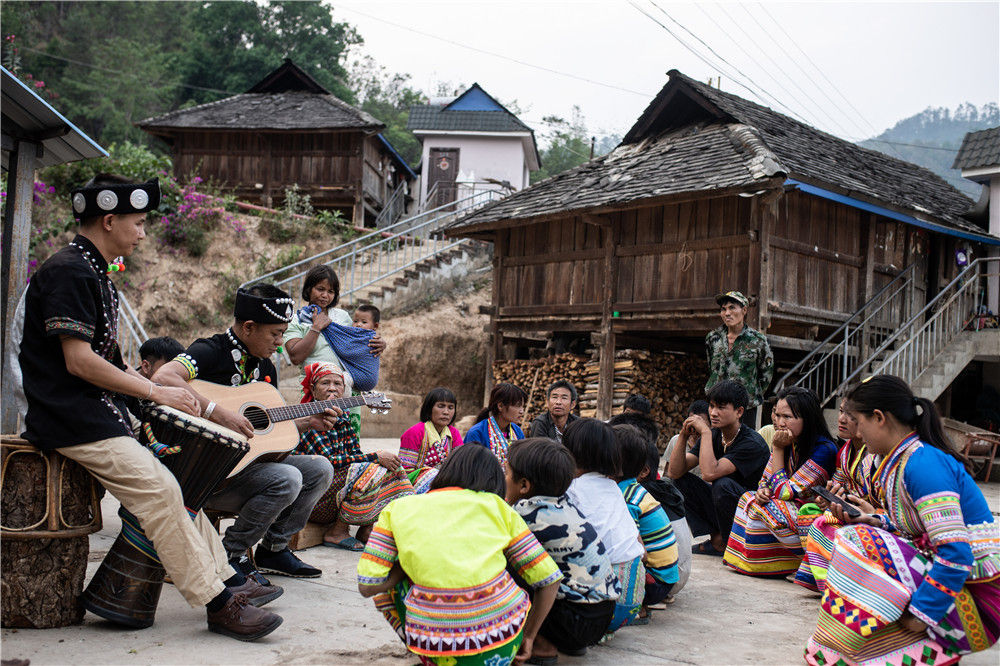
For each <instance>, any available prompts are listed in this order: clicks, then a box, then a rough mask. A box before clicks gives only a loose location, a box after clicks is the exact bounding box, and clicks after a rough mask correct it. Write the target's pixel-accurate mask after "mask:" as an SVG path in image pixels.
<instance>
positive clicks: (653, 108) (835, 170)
mask: <svg viewBox="0 0 1000 666" xmlns="http://www.w3.org/2000/svg"><path fill="white" fill-rule="evenodd" d="M669 75H670V81H669V82H668V83H667V84H666V85H665V86H664V87H663V89H662V90H661V91H660V93H659V94H658V95H657V96H656V97H655V98H654V99H653V100H652V102H650V104H649V106H648V107H647V108H646V110H645V111H644V112H643V114H642V115H641V116H640V117H639V119H638V120H637V121H636V123H635V125H634V126H633V127H632V129H630V130H629V132H628V133H627V134H626V135H625V138H624V139H623V140H622V143H621V144H620V145H619V146H618V147H617V148H615V150H614V151H612V152H611V153H610V154H608V155H606V156H604V157H602V158H598V159H595V160H592V161H591V162H588V163H587V164H584V165H582V166H580V167H577V168H576V169H573V170H570V171H568V172H565V173H563V174H559V175H557V176H554V177H553V178H549V179H547V180H545V181H542V182H541V183H538V184H536V185H534V186H532V187H530V188H527V189H525V190H523V191H521V192H517V193H515V194H513V195H511V196H509V197H507V198H505V199H502V200H500V201H498V202H496V203H494V204H491V205H489V206H486V207H484V208H481V209H479V210H477V211H475V212H473V213H471V214H469V215H467V216H465V217H463V218H462V219H460V220H459V221H458V222H457V223H456V224H455V225H453V227H452V229H451V231H452V233H455V234H464V233H475V232H476V231H477V230H485V229H487V228H489V227H490V225H491V224H494V223H496V222H498V221H500V220H512V219H524V218H529V217H537V216H543V215H553V214H557V213H562V212H567V211H570V210H577V209H587V208H592V207H597V206H608V205H620V204H624V203H629V202H634V201H637V200H641V199H646V198H655V197H660V196H664V195H668V194H681V193H686V192H692V193H694V192H707V191H710V190H719V189H725V188H731V187H739V186H746V187H753V186H756V185H758V184H763V183H764V181H768V180H770V179H772V178H773V177H776V176H786V177H788V178H793V179H795V180H798V181H801V182H804V183H809V184H813V185H816V186H819V187H824V188H827V189H829V190H831V191H836V192H838V193H840V194H844V195H847V196H851V197H855V198H858V199H861V200H867V201H869V202H871V203H875V204H881V205H883V206H889V207H891V208H895V209H899V210H901V211H907V212H909V213H910V214H914V215H917V216H918V217H924V218H930V219H931V221H935V222H938V223H941V224H944V225H946V226H950V227H953V228H956V229H962V230H965V231H970V232H975V233H979V234H981V233H983V229H982V228H980V227H977V226H976V225H974V224H972V223H971V222H969V221H968V220H966V219H965V218H963V217H962V215H963V213H965V212H967V211H968V210H969V208H970V206H971V205H972V201H971V200H970V199H969V198H968V197H966V196H965V195H964V194H962V193H961V192H959V191H958V190H956V189H955V188H954V187H952V186H951V185H949V184H948V183H947V182H945V181H944V180H943V179H942V178H941V177H940V176H938V175H936V174H934V173H932V172H931V171H929V170H927V169H924V168H923V167H919V166H917V165H915V164H911V163H909V162H905V161H903V160H899V159H895V158H893V157H889V156H888V155H885V154H883V153H880V152H877V151H873V150H868V149H866V148H861V147H860V146H857V145H855V144H853V143H850V142H848V141H844V140H843V139H839V138H837V137H835V136H833V135H830V134H827V133H825V132H821V131H820V130H818V129H816V128H813V127H810V126H809V125H806V124H804V123H800V122H798V121H796V120H794V119H792V118H789V117H787V116H784V115H782V114H780V113H777V112H775V111H772V110H771V109H768V108H766V107H763V106H760V105H758V104H754V103H753V102H750V101H748V100H745V99H743V98H741V97H738V96H736V95H732V94H729V93H725V92H722V91H720V90H716V89H715V88H712V87H710V86H707V85H705V84H703V83H700V82H698V81H695V80H694V79H691V78H689V77H687V76H685V75H683V74H681V73H680V72H678V71H676V70H671V72H670V73H669ZM765 165H766V166H765Z"/></svg>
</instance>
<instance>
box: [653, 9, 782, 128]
mask: <svg viewBox="0 0 1000 666" xmlns="http://www.w3.org/2000/svg"><path fill="white" fill-rule="evenodd" d="M649 1H650V4H651V5H653V6H654V7H656V8H657V9H659V10H660V12H661V13H662V14H663V15H664V16H666V17H667V18H668V19H670V20H671V21H673V22H674V23H676V24H677V25H678V26H679V27H680V28H681V29H682V30H684V31H685V32H686V33H688V34H689V35H691V36H692V37H694V38H695V39H696V40H698V42H700V43H701V45H702V46H704V47H705V48H707V49H708V50H709V51H710V52H711V53H712V55H714V56H715V57H716V58H718V59H719V60H721V61H722V62H724V63H726V64H727V65H729V67H731V68H732V69H733V70H735V71H736V72H737V73H738V74H739V75H740V76H742V77H743V78H744V79H745V80H747V81H748V82H749V83H750V84H751V85H753V86H756V87H757V89H758V90H760V92H762V93H764V94H765V95H767V96H768V97H770V98H771V99H772V100H773V103H775V104H777V105H780V106H785V105H784V104H782V103H781V101H780V100H779V99H778V98H777V97H775V96H774V95H772V94H771V93H770V92H768V91H767V90H765V89H764V86H762V85H760V84H759V83H757V82H756V81H754V80H753V79H751V78H750V76H748V75H747V74H745V73H743V71H742V70H741V69H740V68H739V67H737V66H736V65H734V64H732V63H731V62H729V61H728V60H726V59H725V58H723V57H722V56H721V55H719V54H718V53H717V52H716V50H715V49H713V48H712V47H711V46H709V45H708V44H707V43H706V42H705V40H703V39H702V38H701V37H699V36H698V35H696V34H694V33H693V32H691V31H690V30H689V29H688V28H687V27H686V26H685V25H684V24H682V23H681V22H680V21H678V20H677V19H675V18H674V17H673V16H671V15H670V14H668V13H667V11H666V10H665V9H663V7H661V6H659V5H658V4H656V2H654V0H649ZM726 75H727V76H729V77H730V78H732V79H734V80H735V78H736V77H735V76H734V75H733V74H730V73H727V74H726ZM786 92H787V91H786ZM758 99H761V98H760V97H759V96H758ZM761 101H763V100H761ZM785 108H788V107H787V106H785ZM789 111H791V109H789Z"/></svg>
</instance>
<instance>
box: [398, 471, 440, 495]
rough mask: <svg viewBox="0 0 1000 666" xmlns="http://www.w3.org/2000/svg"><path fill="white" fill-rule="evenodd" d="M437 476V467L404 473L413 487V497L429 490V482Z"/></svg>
mask: <svg viewBox="0 0 1000 666" xmlns="http://www.w3.org/2000/svg"><path fill="white" fill-rule="evenodd" d="M437 475H438V468H437V467H418V468H417V469H415V470H412V471H410V472H407V473H406V476H407V478H408V479H409V480H410V485H412V486H413V494H414V495H422V494H424V493H426V492H427V491H428V490H430V489H431V481H433V480H434V477H436V476H437Z"/></svg>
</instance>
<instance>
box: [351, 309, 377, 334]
mask: <svg viewBox="0 0 1000 666" xmlns="http://www.w3.org/2000/svg"><path fill="white" fill-rule="evenodd" d="M381 320H382V312H381V311H380V310H379V309H378V308H377V307H375V306H374V305H368V304H365V305H359V306H358V307H357V309H356V310H355V311H354V327H355V328H364V329H367V330H369V331H377V330H378V324H379V321H381Z"/></svg>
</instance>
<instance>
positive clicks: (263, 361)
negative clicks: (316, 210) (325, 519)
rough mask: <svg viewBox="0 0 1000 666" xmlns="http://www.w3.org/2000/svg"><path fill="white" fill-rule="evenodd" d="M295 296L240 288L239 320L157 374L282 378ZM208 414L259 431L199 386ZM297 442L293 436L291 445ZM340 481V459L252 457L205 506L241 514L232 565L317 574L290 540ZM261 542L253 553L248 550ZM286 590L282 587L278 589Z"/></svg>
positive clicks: (325, 420) (313, 424) (247, 570)
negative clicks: (336, 463) (277, 355)
mask: <svg viewBox="0 0 1000 666" xmlns="http://www.w3.org/2000/svg"><path fill="white" fill-rule="evenodd" d="M294 305H295V302H294V301H293V300H292V298H291V297H290V296H289V295H288V294H286V293H285V292H284V291H282V290H281V289H279V288H278V287H275V286H274V285H271V284H260V285H256V286H254V287H251V288H250V289H247V290H244V289H240V290H238V291H237V292H236V305H235V308H234V319H235V321H234V323H233V325H232V326H231V327H230V328H229V329H228V330H227V331H226V332H225V333H219V334H217V335H213V336H212V337H210V338H200V339H198V340H195V341H194V343H192V344H191V346H190V347H188V348H187V351H185V352H184V353H183V354H180V355H178V356H177V357H176V358H174V359H173V360H172V361H170V362H169V363H167V364H165V365H164V366H163V367H161V368H160V369H159V370H158V371H157V373H156V375H154V377H153V378H154V380H156V381H159V382H162V383H164V384H167V385H170V386H187V382H189V381H191V380H192V379H202V380H204V381H209V382H213V383H215V384H223V385H226V386H242V385H243V384H249V383H250V382H256V381H261V382H268V383H271V384H275V383H277V378H278V373H277V371H276V369H275V367H274V364H273V363H271V361H270V359H269V357H270V356H271V354H273V353H274V352H275V351H277V349H278V347H279V346H280V345H281V339H282V336H283V335H284V333H285V329H286V328H287V327H288V322H289V321H291V319H292V316H293V313H294ZM195 396H196V397H197V398H198V400H199V403H200V404H199V407H200V408H201V414H202V416H204V417H205V418H207V419H210V420H212V421H214V422H216V423H218V424H219V425H222V426H225V427H227V428H229V429H230V430H235V431H236V432H240V433H243V434H244V435H246V436H248V437H252V436H253V427H252V426H251V425H250V422H249V421H248V420H247V419H246V417H244V416H242V415H240V414H237V413H235V412H232V411H230V410H227V409H225V408H224V407H221V406H217V405H216V404H215V403H214V402H212V401H210V400H208V399H207V398H205V397H204V396H200V395H198V394H197V393H195ZM340 414H341V412H340V410H338V409H336V408H334V409H329V410H327V411H326V412H324V413H323V414H317V415H315V416H312V417H310V418H307V419H299V420H297V421H296V422H295V423H296V426H297V427H298V428H299V430H300V431H306V430H310V429H313V430H328V429H329V428H332V427H333V426H334V425H336V423H337V419H338V418H339V417H340ZM296 443H297V442H294V441H293V442H289V447H288V448H289V449H291V448H293V447H294V446H295V445H296ZM332 481H333V466H332V465H331V464H330V461H329V460H327V459H326V458H324V457H322V456H306V455H294V456H288V457H287V458H285V459H284V460H282V461H281V462H260V461H259V462H253V463H251V464H249V465H247V466H246V468H244V469H243V470H241V471H240V472H238V473H237V474H235V475H234V476H233V477H232V478H230V479H228V480H227V481H226V483H225V484H224V485H223V486H222V487H221V488H220V489H219V490H217V491H216V492H215V493H214V494H213V495H212V497H210V498H209V500H208V501H207V502H206V503H205V508H208V509H214V510H217V511H227V512H231V513H235V514H237V518H236V521H235V522H234V523H233V525H232V526H230V527H229V529H227V530H226V533H225V535H224V536H223V538H222V545H223V546H224V547H225V549H226V552H227V553H228V556H229V562H230V564H232V566H233V568H235V569H236V570H237V571H240V572H242V573H243V574H244V575H247V576H250V577H252V578H256V579H257V580H258V581H259V582H260V583H261V584H263V585H270V583H269V582H268V581H267V579H265V578H263V577H262V576H260V574H259V573H258V570H259V571H262V572H265V573H272V574H278V575H282V576H290V577H293V578H317V577H319V576H320V575H322V573H323V572H322V571H321V570H319V569H317V568H316V567H314V566H311V565H308V564H306V563H305V562H303V561H302V560H300V559H299V558H298V557H296V555H295V554H294V553H292V551H291V549H289V547H288V543H289V540H290V539H291V538H292V536H293V535H295V534H296V533H297V532H298V531H299V530H301V529H302V528H303V527H305V525H306V522H307V521H308V520H309V515H310V514H311V513H312V510H313V507H314V506H315V505H316V502H318V501H319V499H320V497H322V496H323V493H324V492H326V490H327V488H329V487H330V484H331V483H332ZM257 542H260V545H259V546H258V547H257V550H256V552H255V553H254V555H253V558H252V559H251V557H250V556H249V555H248V553H249V552H250V549H251V548H253V546H254V545H255V544H257ZM279 589H280V588H279Z"/></svg>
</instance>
